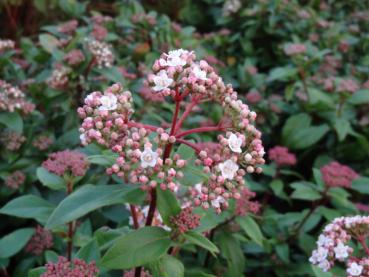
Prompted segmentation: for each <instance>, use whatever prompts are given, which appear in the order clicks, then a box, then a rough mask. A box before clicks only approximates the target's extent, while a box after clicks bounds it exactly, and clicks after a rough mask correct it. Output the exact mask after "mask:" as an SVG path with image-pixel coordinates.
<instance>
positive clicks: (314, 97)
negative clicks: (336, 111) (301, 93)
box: [309, 88, 334, 107]
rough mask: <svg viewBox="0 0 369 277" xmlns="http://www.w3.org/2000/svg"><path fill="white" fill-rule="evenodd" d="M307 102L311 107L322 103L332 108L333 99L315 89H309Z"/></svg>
mask: <svg viewBox="0 0 369 277" xmlns="http://www.w3.org/2000/svg"><path fill="white" fill-rule="evenodd" d="M309 102H310V103H311V104H313V105H314V104H318V103H323V104H325V105H326V106H328V107H334V101H333V98H332V97H330V96H329V94H327V93H324V92H322V91H320V90H318V89H316V88H309Z"/></svg>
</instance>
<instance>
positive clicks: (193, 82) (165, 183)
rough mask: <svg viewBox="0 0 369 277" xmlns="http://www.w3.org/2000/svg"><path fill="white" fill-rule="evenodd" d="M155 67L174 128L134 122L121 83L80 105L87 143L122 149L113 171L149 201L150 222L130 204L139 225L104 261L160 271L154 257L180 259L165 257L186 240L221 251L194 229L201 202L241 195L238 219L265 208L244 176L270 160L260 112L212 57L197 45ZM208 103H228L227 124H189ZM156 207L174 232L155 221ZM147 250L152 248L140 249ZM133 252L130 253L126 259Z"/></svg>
mask: <svg viewBox="0 0 369 277" xmlns="http://www.w3.org/2000/svg"><path fill="white" fill-rule="evenodd" d="M153 71H154V73H153V74H150V75H149V76H148V77H147V80H146V82H147V84H148V85H150V86H151V88H152V90H153V91H154V93H156V94H159V95H162V96H163V97H164V99H165V101H168V103H171V104H172V105H173V116H172V121H171V123H170V126H169V127H168V128H167V129H164V128H162V127H160V126H154V125H149V124H144V123H140V122H139V121H135V120H134V118H135V116H136V115H135V111H134V103H133V98H132V93H131V92H130V91H128V90H124V88H123V87H122V86H121V85H120V84H114V85H112V86H111V87H108V88H107V89H105V90H104V91H103V92H93V93H91V94H89V95H88V96H87V97H86V98H85V101H84V105H83V107H81V108H79V109H78V113H79V115H80V117H81V118H82V119H83V122H82V125H81V128H80V132H81V141H82V144H84V145H88V144H90V143H96V144H98V145H101V146H102V147H104V148H106V149H109V150H111V151H112V152H113V153H115V154H116V156H117V158H116V159H115V161H114V164H113V165H112V166H111V167H109V168H108V169H107V170H106V172H107V174H109V175H116V176H117V177H119V178H121V179H122V181H123V182H124V183H126V184H125V186H134V185H139V187H140V189H141V190H143V191H145V194H146V198H147V199H148V202H149V209H148V211H147V214H144V217H145V220H144V221H145V222H144V224H143V222H142V219H139V215H138V209H137V207H136V205H133V204H131V205H130V211H131V217H132V221H133V227H134V228H135V229H137V230H136V231H134V232H131V233H129V234H128V235H124V236H122V237H120V238H119V239H118V240H117V242H116V243H115V244H114V245H113V246H112V247H111V248H110V249H109V250H108V251H107V253H106V254H105V256H104V257H103V260H102V265H104V266H106V267H107V268H112V269H131V268H134V267H136V270H135V272H136V274H139V272H140V271H141V266H145V267H146V268H148V269H149V270H151V271H154V272H155V270H156V269H155V266H154V267H153V266H152V265H151V264H150V263H153V262H155V261H158V259H159V257H160V256H162V257H167V258H164V259H173V258H169V256H163V255H165V253H168V254H169V255H173V256H175V255H176V254H177V253H178V252H179V251H180V250H181V248H182V247H183V244H184V243H186V242H189V243H194V244H195V245H196V244H197V245H200V246H202V247H205V248H206V249H208V250H209V251H211V252H214V251H215V252H217V251H218V250H217V247H216V246H215V245H214V244H212V243H211V242H210V241H209V240H208V239H206V238H205V237H204V236H203V235H202V234H201V232H198V231H197V232H196V231H192V230H196V229H197V228H198V227H199V226H200V221H199V219H200V216H199V215H197V214H194V210H193V209H194V208H196V207H201V208H202V209H205V210H207V209H214V210H215V212H216V213H221V212H222V211H224V210H227V209H228V208H229V206H230V204H231V202H232V201H233V200H236V202H237V201H242V205H241V206H240V207H239V208H238V209H237V211H238V212H237V214H235V216H233V217H232V219H234V218H235V217H236V215H245V214H247V213H248V211H254V212H256V211H257V210H258V206H257V205H256V204H254V205H253V203H252V201H250V200H248V199H250V198H252V197H253V196H254V194H252V193H251V192H249V191H248V188H247V186H246V182H245V179H244V178H245V176H246V175H248V174H252V173H260V172H261V171H262V168H261V167H260V165H262V164H264V162H265V161H264V159H263V155H264V148H263V146H262V142H261V133H260V131H258V130H257V129H256V128H255V126H254V124H253V123H254V121H255V119H256V113H255V112H253V111H251V110H250V109H249V107H248V105H246V104H244V103H243V102H242V101H241V100H240V99H239V98H238V96H237V92H235V91H234V90H233V88H232V86H231V85H225V84H224V82H223V80H222V78H221V77H220V76H219V75H218V74H217V73H216V72H215V71H214V69H213V68H212V67H211V66H209V64H208V63H207V62H206V61H204V60H200V61H197V60H196V57H195V53H194V52H192V51H187V50H183V49H178V50H172V51H170V52H169V53H165V54H162V55H161V57H160V58H159V59H157V60H156V61H155V62H154V65H153ZM206 102H212V103H214V104H217V105H219V106H220V107H221V108H222V110H223V114H222V118H221V120H220V122H218V123H217V124H215V125H211V126H202V127H198V128H193V129H184V126H186V125H185V122H186V120H188V119H189V118H191V116H193V115H194V114H195V108H196V107H197V106H201V105H202V104H203V103H206ZM201 133H211V134H213V135H212V137H214V138H216V141H215V142H216V143H217V147H218V150H217V151H216V152H215V151H209V148H207V147H206V146H203V144H201V143H203V142H202V141H196V140H193V139H190V137H191V135H194V134H201ZM207 143H209V142H207ZM202 146H203V147H202ZM191 153H193V155H194V156H193V157H192V156H191ZM191 170H197V171H199V172H201V178H200V179H198V180H197V182H198V183H191V182H188V181H186V179H187V178H189V177H190V174H191V173H190V171H191ZM184 181H185V182H184ZM183 183H186V185H185V184H183ZM255 205H256V206H255ZM156 209H158V211H159V213H160V216H161V219H162V221H163V224H165V225H167V228H166V229H167V230H168V231H167V230H165V229H163V228H158V227H150V226H151V225H152V224H153V221H154V217H155V213H156ZM140 222H142V223H140ZM254 224H255V223H254ZM143 225H144V226H143ZM159 226H160V225H159ZM151 240H157V242H154V243H153V242H151ZM196 241H197V242H196ZM140 249H142V251H147V254H145V255H144V256H142V255H141V254H139V252H140ZM134 253H137V254H134ZM154 253H155V254H154ZM127 255H131V258H129V259H127V258H124V257H126V256H127ZM137 276H138V275H137Z"/></svg>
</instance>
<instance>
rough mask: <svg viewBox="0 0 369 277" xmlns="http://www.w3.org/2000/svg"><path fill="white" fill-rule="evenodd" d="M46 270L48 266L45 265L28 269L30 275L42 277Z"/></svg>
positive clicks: (30, 276) (31, 276)
mask: <svg viewBox="0 0 369 277" xmlns="http://www.w3.org/2000/svg"><path fill="white" fill-rule="evenodd" d="M45 272H46V268H45V267H44V266H40V267H36V268H33V269H30V270H29V271H28V277H40V276H41V275H42V274H43V273H45Z"/></svg>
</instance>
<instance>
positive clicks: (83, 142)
mask: <svg viewBox="0 0 369 277" xmlns="http://www.w3.org/2000/svg"><path fill="white" fill-rule="evenodd" d="M79 140H80V141H81V143H82V144H85V143H86V142H87V141H86V135H85V134H81V135H80V136H79Z"/></svg>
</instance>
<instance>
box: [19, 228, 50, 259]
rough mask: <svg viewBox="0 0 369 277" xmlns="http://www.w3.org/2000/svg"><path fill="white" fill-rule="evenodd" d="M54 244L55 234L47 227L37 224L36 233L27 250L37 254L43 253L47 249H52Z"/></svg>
mask: <svg viewBox="0 0 369 277" xmlns="http://www.w3.org/2000/svg"><path fill="white" fill-rule="evenodd" d="M52 246H53V235H52V234H51V232H50V231H49V230H47V229H44V228H42V226H40V225H37V226H36V231H35V234H34V235H33V236H32V238H31V239H30V241H29V242H28V244H27V245H26V248H25V251H26V252H28V253H32V254H34V255H36V256H38V255H41V254H42V253H43V252H44V251H45V250H47V249H50V248H51V247H52Z"/></svg>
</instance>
